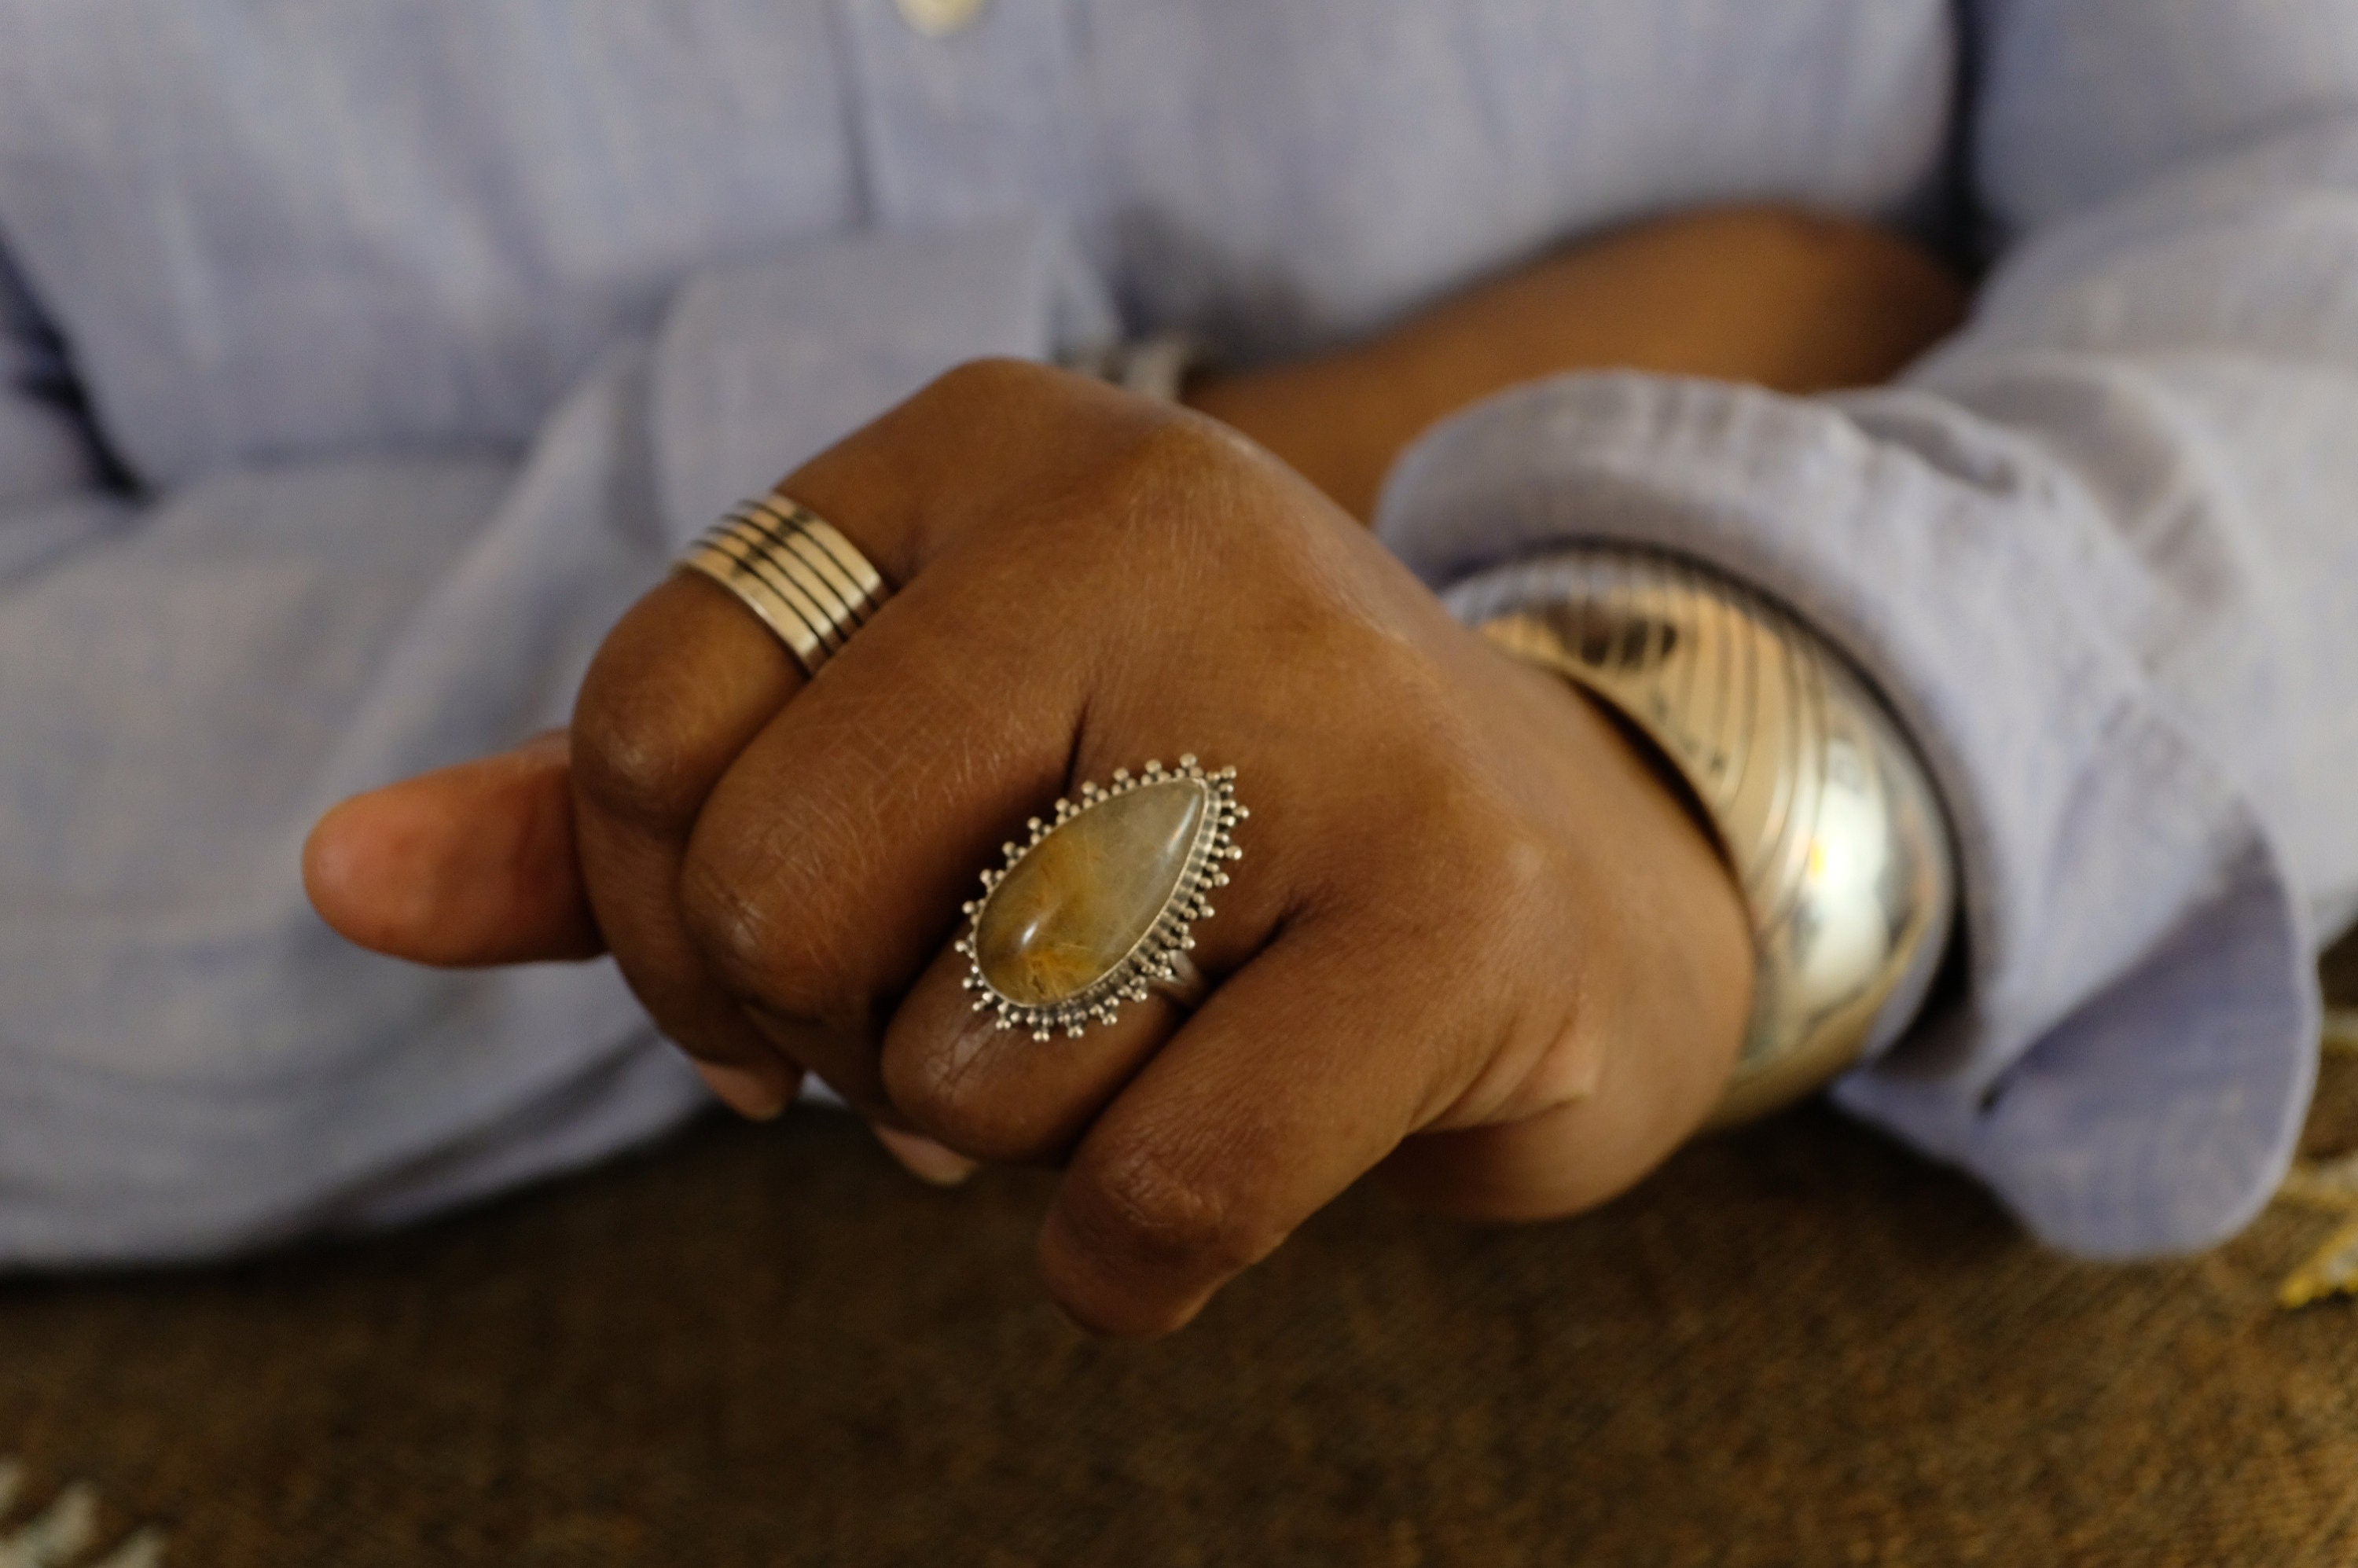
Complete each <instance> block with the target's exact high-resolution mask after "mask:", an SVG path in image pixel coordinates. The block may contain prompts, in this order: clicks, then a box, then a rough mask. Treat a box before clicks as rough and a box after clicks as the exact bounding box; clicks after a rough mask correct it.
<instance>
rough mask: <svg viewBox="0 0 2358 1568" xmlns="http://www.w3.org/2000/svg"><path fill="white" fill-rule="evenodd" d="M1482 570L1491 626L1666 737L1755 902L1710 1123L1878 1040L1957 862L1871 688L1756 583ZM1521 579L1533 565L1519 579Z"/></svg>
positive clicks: (1677, 574) (1569, 566)
mask: <svg viewBox="0 0 2358 1568" xmlns="http://www.w3.org/2000/svg"><path fill="white" fill-rule="evenodd" d="M1550 566H1551V568H1552V569H1551V571H1550V573H1549V575H1548V577H1547V579H1545V580H1546V583H1547V591H1548V592H1549V593H1550V594H1551V595H1560V594H1561V592H1562V589H1563V581H1564V578H1565V576H1566V575H1567V573H1569V574H1570V575H1571V576H1572V578H1573V581H1574V585H1575V587H1574V593H1573V595H1572V597H1571V599H1570V600H1568V601H1565V600H1560V599H1558V600H1553V601H1551V602H1545V603H1538V602H1527V601H1526V602H1513V601H1514V600H1518V599H1519V598H1523V597H1524V596H1526V595H1528V596H1531V597H1536V594H1537V592H1538V589H1536V587H1529V588H1525V587H1519V586H1518V583H1519V579H1517V578H1516V577H1514V576H1502V577H1501V578H1500V579H1496V581H1497V584H1498V589H1497V590H1496V600H1497V601H1494V602H1489V603H1484V604H1478V605H1475V606H1471V607H1467V608H1469V609H1470V610H1471V611H1473V613H1472V614H1471V615H1470V616H1469V618H1470V619H1474V620H1476V621H1478V622H1480V623H1481V629H1482V631H1483V633H1484V634H1485V635H1487V637H1489V638H1490V639H1491V640H1492V641H1493V642H1494V643H1498V646H1500V647H1501V648H1503V649H1505V650H1506V651H1507V652H1509V653H1510V654H1514V655H1516V656H1517V657H1519V658H1521V659H1525V660H1527V661H1529V662H1531V663H1532V664H1535V665H1541V667H1543V668H1546V669H1550V670H1553V671H1554V672H1556V673H1557V674H1559V675H1562V676H1566V677H1567V678H1569V679H1571V680H1573V681H1574V682H1577V683H1578V684H1579V685H1580V686H1582V687H1585V688H1586V689H1587V690H1589V691H1591V692H1593V693H1595V695H1596V696H1597V697H1601V698H1603V699H1604V700H1605V702H1606V703H1607V704H1608V705H1610V706H1611V707H1612V708H1614V709H1615V710H1617V712H1619V713H1620V714H1621V715H1622V716H1623V717H1624V718H1626V719H1628V721H1629V722H1630V723H1631V724H1633V725H1635V726H1636V727H1637V729H1638V730H1639V731H1640V732H1642V733H1643V734H1644V735H1645V736H1646V737H1647V738H1648V739H1649V740H1650V741H1652V742H1653V743H1654V745H1655V746H1657V747H1658V748H1660V751H1661V753H1662V755H1663V756H1664V757H1665V758H1667V759H1668V760H1669V762H1670V763H1671V767H1672V768H1673V769H1675V770H1676V771H1677V773H1678V774H1679V776H1680V777H1681V778H1682V779H1683V780H1684V781H1685V783H1686V784H1687V786H1688V788H1689V789H1691V790H1692V791H1693V794H1694V797H1695V800H1696V801H1697V803H1699V804H1700V805H1701V806H1702V807H1703V811H1704V816H1706V817H1708V818H1709V820H1710V823H1711V826H1712V827H1713V828H1714V830H1715V831H1716V833H1717V835H1718V838H1719V847H1720V849H1721V851H1722V853H1723V854H1724V855H1725V858H1726V860H1727V861H1728V863H1729V865H1730V866H1731V867H1732V868H1733V869H1734V871H1735V872H1736V880H1737V881H1738V883H1739V884H1740V885H1741V887H1742V889H1743V893H1744V902H1745V904H1746V906H1747V910H1748V911H1749V913H1750V915H1751V924H1752V935H1753V944H1754V947H1755V950H1756V953H1757V955H1758V980H1757V982H1756V987H1755V992H1754V1000H1753V1007H1752V1018H1751V1022H1750V1025H1749V1027H1748V1029H1747V1033H1746V1038H1745V1043H1744V1048H1743V1051H1742V1053H1741V1054H1740V1055H1739V1056H1738V1057H1737V1060H1736V1071H1735V1074H1734V1076H1733V1077H1732V1078H1731V1079H1730V1080H1729V1082H1728V1085H1727V1088H1726V1091H1725V1094H1724V1096H1723V1097H1722V1098H1721V1101H1720V1105H1719V1107H1718V1108H1717V1110H1716V1111H1715V1112H1714V1116H1713V1125H1714V1126H1725V1125H1727V1124H1730V1123H1734V1122H1737V1121H1744V1120H1748V1119H1752V1118H1754V1117H1757V1116H1760V1115H1763V1114H1766V1113H1767V1112H1768V1111H1770V1110H1774V1109H1776V1108H1779V1106H1782V1105H1785V1104H1787V1103H1789V1102H1790V1101H1791V1100H1794V1099H1797V1098H1801V1096H1802V1095H1805V1094H1807V1093H1809V1092H1810V1091H1812V1089H1815V1088H1817V1087H1820V1086H1821V1085H1823V1084H1824V1083H1825V1082H1826V1081H1827V1080H1828V1079H1830V1078H1832V1077H1833V1076H1835V1075H1836V1074H1838V1073H1840V1072H1842V1071H1843V1070H1844V1069H1845V1068H1847V1067H1849V1066H1851V1065H1853V1064H1855V1063H1856V1062H1857V1061H1858V1060H1859V1059H1860V1058H1861V1057H1862V1056H1864V1055H1867V1054H1873V1053H1876V1052H1878V1051H1880V1050H1881V1049H1882V1048H1883V1047H1884V1046H1885V1045H1887V1044H1889V1043H1890V1042H1891V1041H1892V1040H1893V1039H1894V1038H1896V1037H1897V1036H1898V1033H1900V1032H1901V1031H1902V1030H1904V1029H1905V1028H1907V1026H1908V1025H1909V1022H1912V1021H1913V1020H1914V1018H1915V1016H1916V1012H1917V1011H1918V1009H1919V1008H1920V1006H1921V1005H1922V1003H1923V1000H1924V994H1925V992H1926V990H1927V989H1929V988H1930V987H1931V982H1932V978H1933V974H1934V972H1935V970H1936V969H1937V968H1939V965H1940V963H1941V960H1942V956H1943V954H1944V952H1945V951H1946V949H1947V946H1948V939H1949V930H1950V925H1951V922H1952V918H1953V911H1954V906H1955V903H1956V897H1957V894H1956V873H1955V870H1954V865H1953V861H1952V855H1951V850H1950V846H1949V837H1948V832H1947V827H1946V823H1945V820H1944V818H1943V816H1942V812H1941V808H1940V806H1939V802H1938V798H1937V796H1936V795H1934V793H1933V789H1932V785H1931V780H1930V779H1929V777H1928V776H1927V775H1926V773H1925V771H1924V767H1923V764H1922V763H1921V762H1920V761H1919V760H1918V758H1917V756H1916V754H1915V752H1914V751H1913V750H1912V749H1911V748H1910V747H1909V744H1908V742H1907V741H1906V740H1905V739H1903V738H1902V736H1901V735H1900V732H1899V729H1898V724H1897V723H1896V722H1895V721H1894V720H1893V719H1891V717H1890V716H1889V714H1887V712H1886V711H1885V710H1884V708H1883V706H1882V704H1881V703H1880V702H1878V701H1877V698H1876V697H1875V696H1874V694H1873V693H1872V692H1871V691H1869V690H1868V688H1867V687H1866V683H1865V681H1863V680H1862V679H1861V678H1860V677H1859V676H1857V675H1856V674H1855V673H1854V672H1853V670H1852V669H1851V668H1850V666H1849V665H1847V664H1846V663H1844V661H1843V659H1841V658H1840V657H1839V656H1838V655H1837V654H1835V653H1834V652H1833V650H1832V649H1831V648H1830V647H1828V646H1827V645H1826V643H1824V642H1823V641H1822V640H1821V639H1820V638H1819V637H1818V636H1817V635H1816V634H1815V633H1812V632H1810V631H1809V630H1808V629H1806V628H1805V627H1803V626H1802V625H1801V623H1800V622H1797V621H1796V620H1794V618H1793V617H1792V616H1790V614H1788V613H1786V612H1785V611H1782V610H1780V609H1779V608H1777V607H1776V606H1775V605H1772V604H1770V603H1769V602H1768V600H1764V599H1762V598H1761V597H1760V596H1759V595H1758V594H1756V593H1753V592H1751V591H1749V590H1747V589H1744V588H1742V587H1740V586H1738V585H1737V584H1736V583H1734V582H1731V581H1729V580H1727V579H1724V578H1721V577H1719V576H1718V575H1716V574H1714V573H1712V572H1709V571H1706V570H1704V569H1703V568H1699V567H1696V566H1693V565H1690V564H1688V563H1686V562H1683V561H1680V560H1676V559H1673V558H1671V557H1667V556H1663V555H1659V554H1655V553H1652V552H1649V551H1645V550H1639V549H1634V548H1626V547H1602V546H1600V547H1597V548H1595V549H1591V550H1583V551H1580V552H1578V553H1576V554H1574V555H1572V556H1570V557H1557V558H1555V559H1552V560H1551V562H1550ZM1536 580H1537V579H1520V581H1521V582H1523V583H1535V582H1536Z"/></svg>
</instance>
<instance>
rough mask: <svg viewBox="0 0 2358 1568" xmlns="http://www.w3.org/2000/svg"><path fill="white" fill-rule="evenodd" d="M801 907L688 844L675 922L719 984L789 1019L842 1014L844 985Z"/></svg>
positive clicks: (769, 883)
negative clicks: (813, 935)
mask: <svg viewBox="0 0 2358 1568" xmlns="http://www.w3.org/2000/svg"><path fill="white" fill-rule="evenodd" d="M803 913H804V912H803V906H802V903H801V901H799V900H797V899H795V898H794V897H793V896H792V895H791V894H790V893H789V892H786V891H785V890H784V888H783V887H782V886H781V885H780V880H779V879H776V878H771V877H756V876H749V875H748V874H746V871H745V870H744V869H743V863H742V862H741V861H740V860H737V859H735V858H733V857H720V856H715V855H712V854H709V853H708V852H704V851H702V850H700V849H698V848H697V847H695V846H693V845H691V846H690V849H689V851H688V855H687V860H685V861H684V862H683V863H682V865H681V867H680V873H679V914H680V923H681V925H682V926H683V927H685V929H686V930H687V935H688V939H689V941H691V942H692V943H694V944H695V946H696V947H697V950H698V952H699V953H701V954H702V955H703V956H704V957H705V960H706V961H707V962H708V963H709V964H710V965H711V966H712V967H713V968H714V970H715V971H716V972H717V973H718V975H719V978H720V979H721V981H722V983H723V984H725V985H727V986H728V987H730V989H734V990H737V991H740V992H741V993H743V994H746V995H748V996H751V997H753V998H755V999H758V1000H760V1001H761V1002H762V1003H763V1005H765V1006H767V1007H769V1008H770V1009H772V1010H773V1011H776V1012H779V1013H781V1014H784V1016H786V1017H788V1018H795V1019H810V1020H828V1019H835V1018H838V1017H840V1016H841V1015H842V1013H843V1011H844V1001H845V996H846V993H847V985H846V983H845V981H844V979H843V977H842V975H841V973H840V965H839V963H838V962H837V960H836V957H835V956H834V955H833V954H831V953H830V952H828V951H827V949H826V948H825V947H823V946H817V945H815V944H814V943H813V942H812V940H811V931H812V925H811V922H810V921H808V920H807V919H806V918H803V917H802V916H803Z"/></svg>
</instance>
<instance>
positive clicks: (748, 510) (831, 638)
mask: <svg viewBox="0 0 2358 1568" xmlns="http://www.w3.org/2000/svg"><path fill="white" fill-rule="evenodd" d="M678 569H679V570H681V571H692V572H697V573H699V574H701V575H702V576H704V577H707V578H709V579H712V580H713V581H714V582H717V583H719V585H720V586H721V587H723V588H725V589H728V590H729V591H730V593H733V594H735V595H736V596H737V598H738V600H740V601H741V603H743V605H744V606H745V608H746V609H748V610H751V611H752V612H753V613H754V614H755V615H757V616H759V617H760V618H761V621H762V623H763V625H764V626H767V627H768V628H769V629H770V630H771V631H772V632H773V633H776V634H777V638H778V641H780V642H781V643H784V644H785V645H786V651H787V652H788V653H790V654H794V656H795V661H796V662H797V663H798V664H800V665H802V667H803V673H804V674H806V675H810V676H816V675H817V674H818V672H819V666H820V665H824V664H826V663H827V660H829V659H831V658H833V657H834V656H835V655H836V654H838V653H840V652H841V651H842V650H843V645H844V644H845V643H848V642H849V641H850V640H851V634H852V633H854V632H856V631H858V630H859V629H860V627H862V626H864V625H866V624H867V623H868V622H869V621H870V620H871V619H872V618H873V617H874V615H875V614H876V611H879V610H880V609H882V608H883V605H884V601H885V600H887V599H890V598H891V597H892V589H891V587H889V586H888V585H887V584H886V583H885V581H884V574H883V573H882V572H880V571H878V570H877V569H876V567H875V564H874V563H873V562H871V561H870V560H869V558H868V557H866V556H864V555H861V554H860V548H859V546H856V545H854V544H853V543H852V542H851V541H850V540H849V539H847V538H845V537H844V536H843V535H842V534H841V533H839V532H838V530H837V529H836V528H835V527H834V525H833V524H829V523H828V522H827V520H826V519H825V518H823V517H821V516H819V515H818V514H817V513H816V512H813V511H812V510H811V509H810V508H809V507H807V506H805V505H803V504H802V503H800V502H798V501H795V500H794V499H793V498H791V497H789V496H786V495H783V494H777V493H772V494H770V495H767V496H763V497H761V498H759V499H756V500H752V501H747V502H744V503H741V504H740V505H738V506H737V507H736V508H735V509H734V510H732V511H731V512H730V513H729V514H728V515H727V516H725V517H723V518H721V520H720V521H719V522H718V523H716V524H713V525H712V526H711V527H709V528H708V529H706V530H705V531H704V533H703V534H702V535H700V536H699V537H698V539H697V541H696V543H695V544H694V545H692V546H689V547H688V549H687V553H686V554H685V555H683V556H681V557H680V558H679V562H678Z"/></svg>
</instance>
